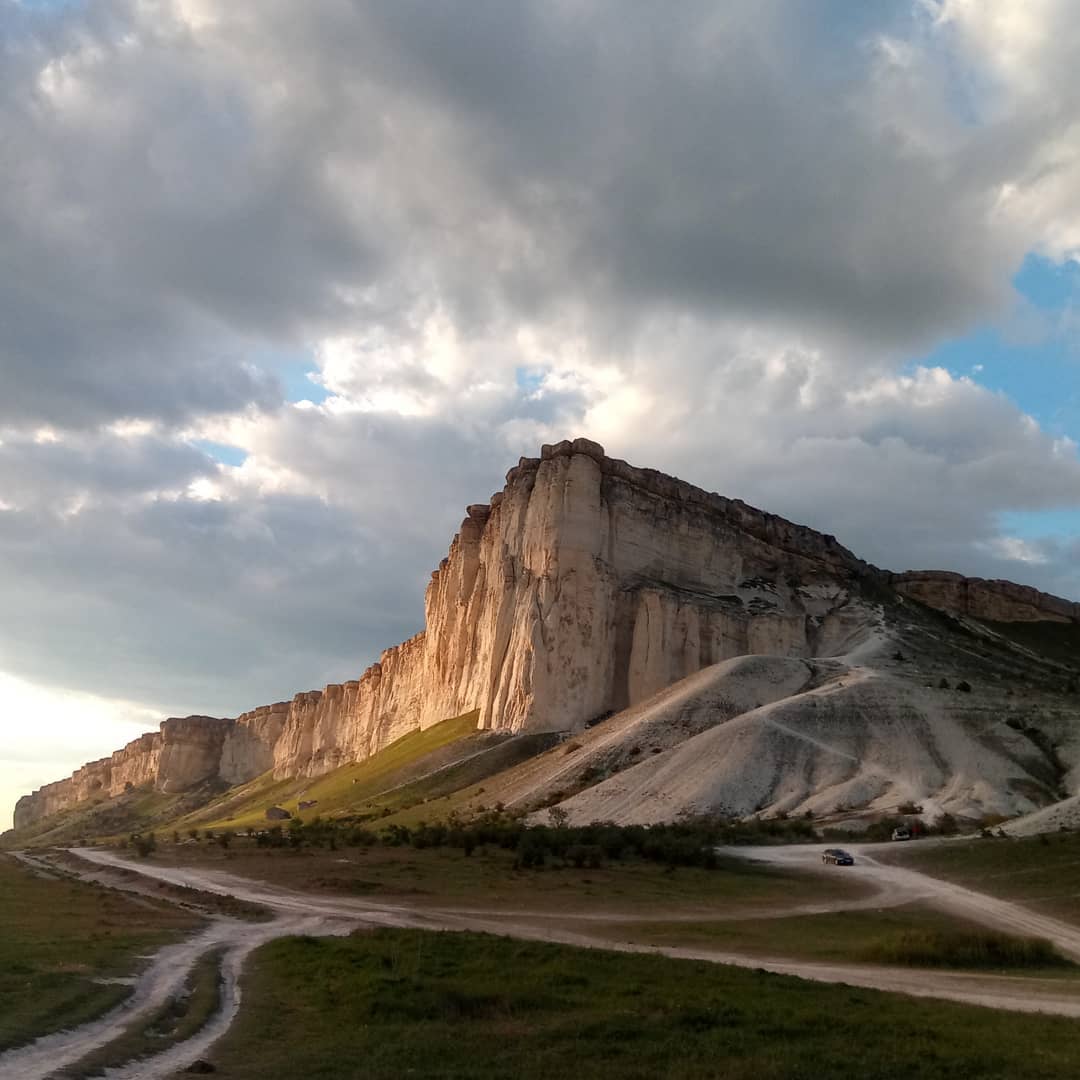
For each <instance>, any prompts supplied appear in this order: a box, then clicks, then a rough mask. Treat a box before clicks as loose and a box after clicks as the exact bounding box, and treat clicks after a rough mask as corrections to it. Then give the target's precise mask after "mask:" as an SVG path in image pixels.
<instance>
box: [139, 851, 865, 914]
mask: <svg viewBox="0 0 1080 1080" xmlns="http://www.w3.org/2000/svg"><path fill="white" fill-rule="evenodd" d="M152 861H154V862H158V863H170V864H175V865H181V866H185V865H193V866H200V867H204V866H205V867H212V868H215V869H222V870H227V871H228V872H230V873H234V874H240V875H242V876H245V877H250V878H255V879H257V880H260V881H268V882H271V883H273V884H277V885H284V886H287V887H289V888H295V889H303V890H313V891H317V892H324V893H342V894H345V895H350V896H363V897H370V898H372V899H375V900H379V899H387V900H390V899H394V900H404V901H407V902H408V903H409V904H413V905H417V906H424V905H435V906H439V907H465V908H474V907H475V908H483V909H485V910H492V909H493V910H506V911H551V912H553V913H563V912H567V911H576V912H597V911H615V912H627V913H634V912H639V911H640V912H642V913H643V915H647V914H648V913H651V912H658V913H659V912H668V911H694V912H708V911H715V910H723V911H724V912H731V911H733V910H735V911H742V912H744V913H745V914H747V915H750V914H754V913H755V912H760V911H763V910H769V909H774V908H783V907H790V906H792V905H794V904H804V903H808V902H814V901H821V902H825V901H830V900H836V899H841V898H852V897H857V896H860V895H862V892H861V889H860V887H859V886H857V885H855V884H854V883H852V882H850V881H847V880H843V879H842V878H840V877H828V876H826V875H822V874H810V873H802V872H797V871H790V870H783V869H779V868H776V867H771V866H765V865H762V864H760V863H753V862H750V861H749V860H746V859H737V858H722V859H721V860H720V864H719V866H718V868H717V869H715V870H706V869H703V868H699V867H680V868H679V869H677V870H675V871H671V870H669V869H667V868H666V867H664V866H661V865H658V864H657V863H653V862H646V861H644V860H639V859H626V860H623V861H619V862H607V863H605V864H604V865H603V866H600V867H598V868H595V869H585V868H581V869H579V868H575V867H572V866H560V867H556V866H547V867H544V868H542V869H520V868H518V869H515V866H514V864H515V861H516V854H515V852H513V851H504V850H502V849H501V848H495V847H486V848H484V849H483V850H480V851H477V852H475V853H474V854H473V855H471V856H466V855H464V854H463V853H462V852H461V851H460V850H457V849H454V848H421V849H418V848H413V847H404V846H402V847H384V846H382V845H376V846H374V847H371V848H366V849H365V848H348V849H339V850H337V851H329V850H325V849H310V848H304V849H302V850H300V851H293V850H290V849H271V850H267V849H262V848H258V847H257V846H255V844H254V843H253V842H252V841H250V840H247V839H245V838H237V839H236V840H234V841H233V842H232V844H231V846H230V847H229V849H228V850H227V851H223V850H222V849H221V848H219V847H218V846H216V845H214V844H212V843H207V842H206V841H203V842H201V843H199V844H183V845H180V846H179V847H174V846H173V845H170V844H163V845H162V846H161V847H160V848H159V850H158V852H157V853H156V854H155V855H154V856H153V858H152Z"/></svg>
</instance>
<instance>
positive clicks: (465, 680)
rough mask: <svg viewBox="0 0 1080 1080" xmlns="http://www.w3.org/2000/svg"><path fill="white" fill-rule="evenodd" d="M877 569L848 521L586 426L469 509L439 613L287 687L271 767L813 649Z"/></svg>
mask: <svg viewBox="0 0 1080 1080" xmlns="http://www.w3.org/2000/svg"><path fill="white" fill-rule="evenodd" d="M881 577H883V575H881V574H880V572H879V571H877V570H875V569H874V568H873V567H871V566H869V565H867V564H866V563H863V562H861V561H860V560H859V559H857V558H856V557H855V556H854V555H852V554H851V552H849V551H847V550H846V549H845V548H843V547H842V546H841V545H840V544H839V543H838V542H837V541H836V539H835V538H834V537H831V536H825V535H822V534H821V533H817V532H814V531H813V530H810V529H805V528H801V527H799V526H797V525H793V524H791V523H790V522H788V521H784V520H783V519H782V518H778V517H775V516H773V515H771V514H765V513H762V512H761V511H759V510H755V509H753V508H752V507H749V506H747V505H746V504H745V503H742V502H739V501H737V500H732V499H727V498H724V497H723V496H720V495H716V494H710V493H708V492H705V491H702V490H701V489H699V488H695V487H693V486H691V485H690V484H686V483H683V482H682V481H679V480H674V479H672V478H671V477H669V476H665V475H663V474H662V473H658V472H655V471H653V470H650V469H636V468H634V467H632V466H630V465H628V464H627V463H626V462H624V461H618V460H614V459H611V458H608V457H606V456H605V454H604V452H603V449H602V448H601V447H600V446H599V445H597V444H596V443H594V442H590V441H589V440H587V439H578V440H575V441H574V442H572V443H571V442H563V443H559V444H557V445H554V446H545V447H544V448H543V450H542V452H541V455H540V457H539V458H522V459H521V460H520V461H519V462H518V464H517V465H516V466H515V467H514V468H513V469H511V470H510V472H509V473H508V474H507V477H506V486H505V488H504V489H503V490H502V491H501V492H499V493H498V494H496V495H494V496H492V499H491V501H490V503H488V504H484V505H475V506H470V507H469V508H468V510H467V516H466V518H465V520H464V521H463V522H462V525H461V529H460V531H459V533H458V535H457V536H456V537H455V538H454V540H453V542H452V544H451V545H450V551H449V554H448V555H447V558H445V559H444V560H443V561H442V563H441V564H440V566H439V568H438V569H437V570H436V571H435V572H434V573H433V574H432V578H431V582H430V584H429V585H428V589H427V595H426V601H425V615H426V619H425V622H426V627H425V630H424V631H423V632H422V633H421V634H418V635H417V636H415V637H413V638H410V639H409V640H408V641H406V642H404V643H403V644H402V645H399V646H397V647H395V648H393V649H388V650H387V651H386V652H384V653H383V654H382V656H381V657H380V659H379V662H378V663H377V664H375V665H373V666H372V667H370V668H369V669H368V670H367V671H366V672H364V674H363V676H361V678H360V679H359V680H357V681H356V682H352V683H345V684H342V685H334V686H328V687H327V688H326V690H324V691H323V692H322V693H321V694H319V693H307V694H300V695H298V696H297V697H296V698H294V699H293V701H292V702H290V703H289V705H288V708H287V713H286V720H285V725H284V730H283V732H282V735H281V737H280V739H279V740H278V742H277V744H276V746H275V750H274V772H275V775H276V776H278V777H284V776H295V775H298V774H299V775H315V774H318V773H321V772H324V771H326V770H328V769H331V768H334V767H336V766H337V765H340V764H341V763H343V762H347V761H355V760H357V759H360V758H363V757H366V756H367V755H369V754H371V753H373V752H375V751H376V750H378V749H379V748H380V747H382V746H384V745H386V744H387V743H389V742H391V741H393V740H394V739H396V738H399V737H400V736H401V735H403V734H406V733H407V732H409V731H412V730H415V729H416V728H418V727H419V728H424V727H427V726H429V725H431V724H434V723H437V722H439V721H441V720H444V719H446V718H447V717H451V716H458V715H461V714H464V713H466V712H469V711H471V710H474V709H479V710H480V725H481V726H482V727H484V728H489V729H495V730H507V731H522V730H529V731H548V730H555V731H565V730H571V731H572V730H580V729H581V728H582V727H583V726H584V725H585V724H586V723H587V722H588V721H589V720H591V719H593V718H594V717H596V716H598V715H601V714H603V713H606V712H610V711H613V710H617V709H621V708H623V707H625V706H626V705H628V704H632V703H634V702H635V701H639V700H641V699H643V698H644V697H647V696H649V695H650V694H652V693H654V692H655V691H656V690H658V689H660V688H662V687H664V686H667V685H669V684H670V683H671V682H674V681H675V680H676V679H680V678H682V677H683V676H685V675H688V674H690V673H692V672H695V671H698V670H700V669H701V668H702V667H705V666H707V665H709V664H713V663H715V662H717V661H719V660H723V659H725V658H728V657H732V656H738V655H742V654H745V653H761V652H766V653H773V654H778V655H785V656H805V655H813V654H815V653H816V652H817V651H818V650H819V648H820V647H821V646H822V644H823V643H824V642H826V641H828V640H830V638H831V637H832V636H835V635H834V634H833V630H834V628H835V624H836V622H837V620H838V619H839V620H842V618H843V616H842V615H840V614H839V613H840V612H841V611H842V610H843V609H844V608H845V606H846V605H847V603H848V600H849V597H850V596H851V593H852V590H853V588H855V587H856V584H857V582H858V581H860V580H862V579H865V578H875V579H877V578H881ZM273 708H279V706H274V707H273ZM259 712H260V711H259V710H257V711H256V713H254V714H247V715H246V716H243V717H241V718H240V722H241V723H247V722H250V721H251V720H253V719H254V718H255V717H256V716H257V715H258V714H259Z"/></svg>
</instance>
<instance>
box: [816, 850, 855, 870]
mask: <svg viewBox="0 0 1080 1080" xmlns="http://www.w3.org/2000/svg"><path fill="white" fill-rule="evenodd" d="M821 861H822V862H823V863H831V864H832V865H833V866H854V865H855V860H854V859H853V858H852V857H851V856H850V855H849V854H848V853H847V852H846V851H844V849H843V848H838V847H831V848H826V849H825V851H824V853H823V854H822V856H821Z"/></svg>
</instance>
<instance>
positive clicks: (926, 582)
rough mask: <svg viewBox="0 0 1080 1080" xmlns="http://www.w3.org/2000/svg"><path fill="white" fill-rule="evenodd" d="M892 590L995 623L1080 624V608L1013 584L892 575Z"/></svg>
mask: <svg viewBox="0 0 1080 1080" xmlns="http://www.w3.org/2000/svg"><path fill="white" fill-rule="evenodd" d="M890 583H891V585H892V587H893V588H894V589H895V590H896V591H897V592H898V593H900V594H901V595H902V596H909V597H911V598H912V599H913V600H918V601H919V603H921V604H925V605H926V606H927V607H931V608H935V609H936V610H938V611H947V612H949V613H950V614H953V615H970V616H971V617H972V618H976V619H986V620H989V621H992V622H1006V623H1008V622H1059V623H1069V622H1080V604H1075V603H1073V602H1072V601H1070V600H1063V599H1061V597H1059V596H1051V595H1049V593H1044V592H1039V591H1038V589H1033V588H1031V587H1030V586H1028V585H1016V584H1014V583H1013V582H1011V581H987V580H985V579H984V578H967V577H963V576H962V575H961V574H951V573H948V572H947V571H944V570H913V571H910V572H908V573H906V574H893V575H891V577H890Z"/></svg>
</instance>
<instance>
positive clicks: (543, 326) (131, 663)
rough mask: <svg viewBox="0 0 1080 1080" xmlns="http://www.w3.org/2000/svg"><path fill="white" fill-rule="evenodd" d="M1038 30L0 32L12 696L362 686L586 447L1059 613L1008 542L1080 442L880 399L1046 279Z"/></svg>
mask: <svg viewBox="0 0 1080 1080" xmlns="http://www.w3.org/2000/svg"><path fill="white" fill-rule="evenodd" d="M1073 21H1074V20H1072V19H1071V11H1070V5H1067V4H1064V3H1060V4H1053V3H1049V2H1047V3H1043V4H1041V5H1029V6H1027V7H1026V8H1025V9H1024V12H1023V13H1019V12H1017V10H1016V6H1015V5H1001V4H996V3H992V2H982V0H980V2H979V3H978V4H965V3H959V2H955V0H954V2H947V3H943V4H934V3H921V2H920V3H917V4H912V5H911V6H910V7H905V6H903V5H896V6H894V7H893V8H891V9H889V10H888V11H886V10H885V9H884V8H883V7H882V6H880V5H878V6H874V5H867V6H864V7H859V8H858V10H856V8H855V6H853V5H849V4H822V5H816V6H808V5H790V4H785V3H779V2H777V3H772V2H767V0H765V2H763V0H754V2H752V3H751V2H746V3H730V4H726V5H722V6H720V7H718V6H717V5H715V4H706V3H704V2H702V3H696V2H688V3H683V4H680V5H678V8H677V9H672V8H670V7H668V8H664V9H660V8H658V7H657V6H656V5H653V4H647V3H640V4H639V3H633V2H631V3H622V2H620V3H613V2H612V3H607V2H600V0H590V2H587V3H574V4H571V3H562V2H555V3H545V4H539V3H537V4H510V5H508V4H505V3H499V2H494V0H493V2H491V3H479V4H474V5H470V6H469V7H468V8H460V7H453V6H443V5H435V6H432V5H430V4H420V3H412V2H410V0H400V2H396V3H393V4H379V3H370V4H368V3H346V2H345V0H327V2H326V3H322V4H319V5H317V6H311V5H298V4H295V3H292V2H289V0H259V2H258V3H255V2H236V3H229V4H220V3H211V2H210V0H152V2H149V0H142V2H138V3H136V2H134V0H132V2H124V0H113V2H111V3H103V4H100V5H70V6H66V7H63V8H61V9H59V10H49V11H42V10H36V11H35V10H31V9H30V8H28V7H26V6H24V5H19V4H6V5H3V6H0V28H2V29H0V32H3V33H4V34H5V42H6V44H5V53H4V56H5V63H4V65H3V66H2V67H0V140H2V141H0V145H3V147H4V148H5V150H4V153H5V161H6V163H7V164H8V166H10V167H9V168H7V169H6V173H5V176H6V182H5V184H4V185H3V186H2V187H0V229H3V234H4V237H5V243H4V245H3V247H2V248H0V325H3V326H4V328H5V332H4V334H3V335H0V372H2V375H3V383H2V393H0V565H3V567H4V570H3V572H2V574H3V578H2V581H3V588H4V596H5V603H4V605H3V607H2V608H0V655H2V656H3V663H4V666H5V667H6V668H7V669H8V670H10V671H15V672H19V673H21V674H22V675H24V676H26V677H28V678H31V679H33V680H34V681H36V682H39V683H42V684H48V685H52V686H59V687H84V688H86V689H88V690H92V691H93V692H94V693H96V694H99V695H102V696H104V697H106V698H123V699H125V700H135V701H139V702H143V703H147V704H148V705H151V706H152V707H153V708H154V709H155V710H161V711H165V712H186V711H203V712H209V713H229V712H236V711H239V710H240V709H243V708H246V707H250V706H252V705H255V704H258V703H261V702H265V701H269V700H272V699H275V698H278V697H282V696H285V695H288V694H291V693H292V692H295V691H296V690H299V689H303V688H307V687H310V686H315V685H319V684H320V683H322V682H324V681H326V680H328V679H341V678H347V677H350V676H354V675H355V674H357V673H358V672H359V670H361V669H362V667H363V666H364V665H365V664H366V663H367V662H369V661H370V660H371V659H373V658H374V657H375V656H376V655H377V653H378V651H379V649H381V648H382V647H384V646H386V645H390V644H393V643H394V642H396V641H398V640H400V639H401V638H403V637H405V636H407V635H408V634H410V633H412V632H414V631H415V630H416V629H418V628H419V625H420V620H421V616H422V611H421V605H422V590H423V586H424V583H425V581H426V579H427V573H428V571H429V570H430V569H431V568H432V567H433V566H434V565H435V564H436V563H437V561H438V559H439V558H440V557H441V555H442V554H444V552H445V549H446V546H447V544H448V542H449V539H450V536H451V534H452V532H453V530H454V528H455V527H456V525H457V523H458V522H459V520H460V515H461V513H462V509H463V507H464V505H465V504H466V503H470V502H476V501H480V500H483V499H484V498H486V497H487V495H488V494H489V493H491V492H492V491H494V490H496V489H497V488H499V487H500V486H501V482H502V481H501V477H502V474H503V473H504V471H505V469H506V468H507V467H508V466H509V465H510V464H512V463H513V462H514V461H515V460H516V458H517V456H518V455H519V454H521V453H534V452H535V451H536V449H537V447H538V446H539V444H540V443H541V442H543V441H548V440H551V439H558V438H562V437H566V436H574V435H578V434H588V435H591V436H592V437H595V438H598V439H600V440H601V441H603V442H604V443H605V444H606V445H607V447H608V449H609V451H610V452H611V453H613V454H617V455H620V456H624V457H626V458H628V459H630V460H632V461H634V462H635V463H638V464H644V465H652V466H656V467H661V468H664V469H666V470H668V471H671V472H675V473H678V474H680V475H682V476H685V477H686V478H687V479H689V480H692V481H694V482H696V483H699V484H702V485H703V486H705V487H708V488H710V489H716V490H721V491H724V492H725V493H727V494H730V495H733V496H739V497H743V498H746V499H747V500H749V501H751V502H754V503H756V504H758V505H762V506H765V507H766V508H768V509H770V510H773V511H776V512H779V513H783V514H786V515H787V516H790V517H792V518H794V519H796V520H800V521H804V522H806V523H809V524H812V525H814V526H816V527H818V528H821V529H823V530H825V531H828V532H832V533H836V534H837V535H838V536H839V537H840V539H841V540H842V541H843V542H844V543H846V544H848V545H849V546H850V547H852V548H854V549H855V550H856V551H857V552H858V553H859V554H861V555H863V556H864V557H867V558H870V559H872V560H874V561H876V562H878V563H881V564H883V565H887V566H890V567H893V568H896V569H902V568H906V567H913V566H922V567H942V568H950V569H958V570H964V571H967V572H974V573H983V574H994V575H997V574H1000V575H1003V576H1014V577H1021V578H1022V579H1023V580H1025V581H1028V582H1031V583H1034V584H1040V585H1042V586H1043V587H1046V588H1052V589H1054V590H1056V591H1059V592H1063V593H1066V594H1068V595H1072V596H1080V579H1078V578H1077V576H1076V571H1075V569H1074V568H1075V566H1076V559H1075V551H1072V550H1071V549H1070V548H1069V545H1068V544H1067V543H1066V542H1064V541H1062V540H1060V539H1058V540H1054V539H1040V538H1033V537H1030V536H1025V537H1019V538H1018V537H1013V536H1011V535H1010V534H1009V532H1008V530H1007V529H1003V528H1002V526H1001V524H1000V521H1001V518H1000V515H1001V513H1002V512H1003V511H1008V510H1012V511H1031V510H1052V509H1055V508H1060V507H1066V506H1076V505H1077V502H1078V495H1077V492H1078V491H1080V472H1078V469H1080V466H1078V463H1077V453H1076V446H1075V445H1074V444H1073V443H1071V442H1070V441H1069V440H1067V439H1062V438H1059V439H1057V440H1055V439H1053V438H1051V437H1050V436H1049V435H1047V434H1046V433H1045V432H1043V431H1040V429H1039V428H1038V426H1037V425H1036V424H1035V423H1034V422H1033V421H1032V420H1030V419H1029V418H1027V417H1025V416H1024V415H1023V414H1021V413H1020V412H1019V411H1018V410H1017V409H1016V408H1015V407H1014V406H1013V405H1011V404H1010V403H1009V402H1008V401H1007V400H1006V399H1004V398H1002V397H1000V396H997V395H994V394H992V393H990V392H988V391H987V390H985V389H983V388H981V387H980V386H979V385H978V384H977V382H975V381H972V380H971V379H968V378H962V377H958V376H955V375H952V374H949V373H948V372H946V371H943V370H940V369H936V368H920V367H917V366H912V361H913V359H914V358H916V357H918V356H920V355H925V353H926V351H927V349H928V348H929V347H930V346H931V345H932V344H934V343H936V342H938V341H940V340H942V339H943V338H946V337H948V336H949V335H952V334H958V333H961V332H966V331H968V330H969V329H970V328H971V327H972V326H973V325H975V324H976V323H978V322H979V321H980V320H990V319H997V318H999V317H1000V316H1001V315H1002V314H1003V313H1004V312H1007V311H1008V310H1010V309H1011V308H1012V306H1013V305H1014V303H1015V296H1014V293H1013V290H1012V288H1011V286H1010V284H1009V281H1010V277H1011V275H1012V274H1013V272H1014V271H1015V270H1016V268H1017V267H1018V266H1019V265H1020V263H1021V261H1022V259H1023V257H1024V255H1025V254H1026V253H1028V252H1030V251H1041V252H1043V253H1045V254H1046V255H1048V256H1049V257H1051V258H1055V259H1065V258H1069V257H1073V256H1075V255H1076V252H1077V250H1078V249H1080V239H1078V237H1080V233H1078V232H1077V229H1078V228H1080V218H1078V214H1077V211H1078V201H1080V200H1078V199H1077V196H1076V195H1075V192H1076V191H1080V182H1077V179H1078V178H1077V169H1078V168H1080V166H1078V162H1080V129H1078V127H1077V125H1076V124H1075V123H1074V120H1073V117H1075V115H1076V109H1075V105H1076V104H1077V103H1076V100H1075V99H1076V96H1077V93H1078V92H1080V91H1078V84H1077V80H1076V79H1075V78H1074V77H1073V76H1072V74H1071V72H1072V71H1073V70H1075V67H1076V61H1077V60H1078V59H1080V44H1078V42H1077V39H1076V35H1075V32H1074V31H1073V29H1072V22H1073ZM268 354H273V355H304V356H308V355H310V356H311V357H313V361H312V363H313V366H314V367H315V368H316V369H317V374H316V378H317V379H318V380H319V381H320V382H321V384H322V386H323V388H324V389H325V391H326V393H327V397H326V400H325V401H323V402H321V403H320V404H318V405H312V404H308V405H306V406H304V407H295V406H292V405H288V404H286V403H284V402H283V400H282V398H283V391H282V387H281V386H280V384H279V382H278V380H277V378H276V377H275V375H274V373H273V371H272V370H271V366H270V365H268V364H267V363H266V362H265V361H264V360H263V359H262V358H263V357H265V356H266V355H268ZM977 367H978V365H977V363H976V364H973V365H971V367H970V370H971V371H972V373H973V376H974V375H977ZM202 440H209V441H211V442H218V443H223V444H226V445H228V446H232V447H237V448H238V449H239V450H241V451H242V452H243V453H244V454H246V457H244V459H243V463H242V464H241V465H240V466H238V467H232V466H228V465H222V464H220V463H219V462H216V461H214V460H212V458H211V457H209V456H208V455H207V454H206V453H205V452H203V450H201V449H200V445H201V441H202ZM106 749H108V747H104V746H103V747H102V751H104V750H106Z"/></svg>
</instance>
